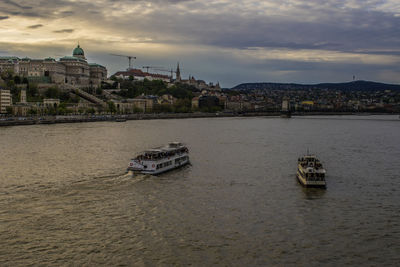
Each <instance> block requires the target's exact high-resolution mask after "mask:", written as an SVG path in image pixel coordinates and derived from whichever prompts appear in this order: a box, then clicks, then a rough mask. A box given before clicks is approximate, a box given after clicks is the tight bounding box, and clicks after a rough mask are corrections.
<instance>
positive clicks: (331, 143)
mask: <svg viewBox="0 0 400 267" xmlns="http://www.w3.org/2000/svg"><path fill="white" fill-rule="evenodd" d="M399 137H400V120H399V119H398V117H397V116H343V117H340V116H336V117H332V116H331V117H323V116H321V117H296V118H292V119H281V118H264V117H258V118H215V119H184V120H149V121H127V122H124V123H117V122H95V123H80V124H56V125H34V126H20V127H9V128H6V127H3V128H0V152H1V153H0V163H1V166H0V244H1V246H0V265H1V266H4V265H6V266H8V265H10V266H21V265H24V266H26V265H29V264H34V265H51V266H59V265H87V266H97V265H107V266H117V265H121V266H154V265H177V266H186V265H194V266H210V265H222V266H266V265H303V266H320V265H332V266H340V265H380V266H383V265H396V264H398V263H399V262H400V241H399V240H400V192H399V190H400V174H399V173H400V142H399V141H400V139H399ZM170 141H182V142H184V143H186V144H187V145H188V147H189V149H190V159H191V163H192V164H191V165H189V166H186V167H184V168H182V169H179V170H174V171H171V172H169V173H166V174H163V175H160V176H158V177H152V176H143V175H138V176H136V177H133V178H132V177H129V176H128V175H126V174H125V173H124V171H125V169H126V167H127V165H128V162H129V159H130V158H131V157H132V156H133V155H134V154H135V153H137V152H140V151H141V150H144V149H147V148H151V147H155V146H159V145H164V144H166V143H167V142H170ZM307 149H309V150H310V152H313V153H316V154H317V155H318V157H319V158H320V159H321V160H322V162H323V164H324V166H325V168H326V169H327V177H326V180H327V184H328V185H327V189H326V190H322V189H304V188H303V187H301V186H300V185H299V184H298V182H297V181H296V178H295V172H296V164H297V158H298V157H299V156H301V155H302V154H304V153H305V152H306V151H307Z"/></svg>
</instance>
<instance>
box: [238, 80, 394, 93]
mask: <svg viewBox="0 0 400 267" xmlns="http://www.w3.org/2000/svg"><path fill="white" fill-rule="evenodd" d="M285 89H286V90H294V89H303V90H304V89H331V90H348V91H376V90H397V91H400V85H397V84H385V83H377V82H371V81H354V82H348V83H320V84H295V83H242V84H239V85H237V86H235V87H233V88H231V90H235V91H251V90H285Z"/></svg>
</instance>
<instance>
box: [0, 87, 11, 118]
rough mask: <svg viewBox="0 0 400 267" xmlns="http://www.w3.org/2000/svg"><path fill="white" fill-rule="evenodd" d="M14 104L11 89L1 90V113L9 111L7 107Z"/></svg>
mask: <svg viewBox="0 0 400 267" xmlns="http://www.w3.org/2000/svg"><path fill="white" fill-rule="evenodd" d="M11 106H12V97H11V94H10V90H0V113H3V114H4V113H7V112H8V111H7V108H9V107H11Z"/></svg>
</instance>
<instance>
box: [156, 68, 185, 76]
mask: <svg viewBox="0 0 400 267" xmlns="http://www.w3.org/2000/svg"><path fill="white" fill-rule="evenodd" d="M155 70H158V71H163V72H168V73H171V78H172V76H173V74H174V73H176V71H174V70H172V68H171V69H170V70H168V69H164V68H161V69H155ZM181 70H182V69H181Z"/></svg>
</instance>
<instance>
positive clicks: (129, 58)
mask: <svg viewBox="0 0 400 267" xmlns="http://www.w3.org/2000/svg"><path fill="white" fill-rule="evenodd" d="M110 55H112V56H116V57H127V58H128V60H129V68H128V70H131V69H132V62H131V61H132V59H136V57H134V56H125V55H118V54H110Z"/></svg>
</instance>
